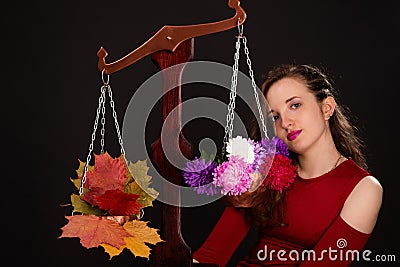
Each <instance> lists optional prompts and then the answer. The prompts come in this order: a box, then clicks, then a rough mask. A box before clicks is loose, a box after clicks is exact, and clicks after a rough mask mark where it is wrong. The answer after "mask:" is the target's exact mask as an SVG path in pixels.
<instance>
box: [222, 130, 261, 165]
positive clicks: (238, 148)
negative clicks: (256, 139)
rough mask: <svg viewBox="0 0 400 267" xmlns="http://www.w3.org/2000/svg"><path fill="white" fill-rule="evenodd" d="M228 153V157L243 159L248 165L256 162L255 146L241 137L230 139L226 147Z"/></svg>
mask: <svg viewBox="0 0 400 267" xmlns="http://www.w3.org/2000/svg"><path fill="white" fill-rule="evenodd" d="M226 152H228V155H227V156H228V157H231V156H238V157H241V158H243V159H244V161H245V162H246V163H248V164H252V163H253V162H254V158H255V155H254V145H253V144H252V143H251V142H249V139H246V138H243V137H241V136H237V137H235V138H231V139H229V142H228V144H227V145H226Z"/></svg>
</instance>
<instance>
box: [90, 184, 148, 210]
mask: <svg viewBox="0 0 400 267" xmlns="http://www.w3.org/2000/svg"><path fill="white" fill-rule="evenodd" d="M138 198H139V195H135V194H127V193H124V192H122V191H121V190H118V189H115V190H107V191H106V192H105V193H104V194H103V195H101V196H95V199H96V203H97V205H98V206H99V208H100V209H103V210H107V211H108V212H109V213H110V215H133V214H138V213H139V212H140V209H141V208H142V205H140V203H138V202H137V201H136V200H137V199H138Z"/></svg>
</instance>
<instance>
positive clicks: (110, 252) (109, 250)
mask: <svg viewBox="0 0 400 267" xmlns="http://www.w3.org/2000/svg"><path fill="white" fill-rule="evenodd" d="M100 246H102V247H103V248H104V251H105V252H107V253H108V255H110V260H111V259H112V257H114V256H118V255H119V254H121V252H122V251H123V250H124V248H126V245H123V246H122V247H120V248H119V249H118V248H116V247H114V246H111V245H110V244H107V243H103V244H101V245H100Z"/></svg>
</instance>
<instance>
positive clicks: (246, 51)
mask: <svg viewBox="0 0 400 267" xmlns="http://www.w3.org/2000/svg"><path fill="white" fill-rule="evenodd" d="M242 40H243V44H244V53H245V54H246V57H247V65H248V67H249V74H250V78H251V85H252V86H253V91H254V97H255V99H256V102H257V108H258V114H259V115H260V120H261V123H262V130H263V132H264V134H265V137H266V138H268V132H267V127H266V126H265V123H264V116H263V114H262V110H261V105H260V99H259V97H258V92H257V85H256V82H255V81H254V72H253V69H252V68H251V60H250V55H249V54H250V53H249V49H248V48H247V38H246V37H244V36H243V38H242Z"/></svg>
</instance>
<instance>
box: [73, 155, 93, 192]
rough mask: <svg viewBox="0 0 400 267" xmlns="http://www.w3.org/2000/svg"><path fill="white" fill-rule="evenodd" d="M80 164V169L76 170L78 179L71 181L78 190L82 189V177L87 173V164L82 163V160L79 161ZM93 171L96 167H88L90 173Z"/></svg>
mask: <svg viewBox="0 0 400 267" xmlns="http://www.w3.org/2000/svg"><path fill="white" fill-rule="evenodd" d="M78 162H79V167H78V169H77V170H76V175H77V176H78V177H77V178H75V179H71V181H72V182H73V184H74V185H75V187H76V188H77V189H80V187H81V182H82V177H83V172H84V171H85V165H86V162H83V161H81V160H79V159H78ZM93 169H94V166H90V165H88V171H93Z"/></svg>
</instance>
